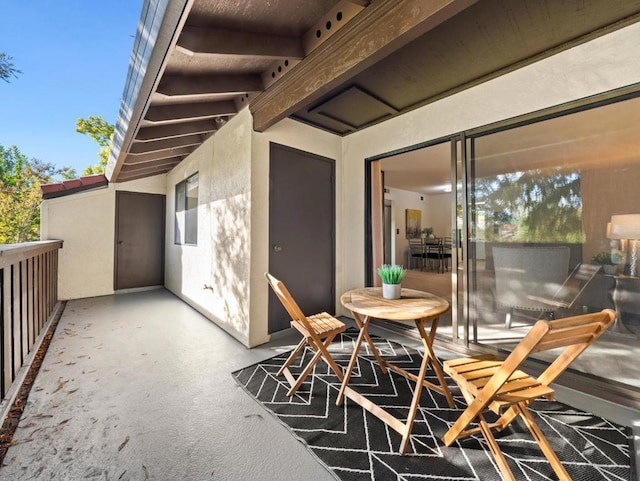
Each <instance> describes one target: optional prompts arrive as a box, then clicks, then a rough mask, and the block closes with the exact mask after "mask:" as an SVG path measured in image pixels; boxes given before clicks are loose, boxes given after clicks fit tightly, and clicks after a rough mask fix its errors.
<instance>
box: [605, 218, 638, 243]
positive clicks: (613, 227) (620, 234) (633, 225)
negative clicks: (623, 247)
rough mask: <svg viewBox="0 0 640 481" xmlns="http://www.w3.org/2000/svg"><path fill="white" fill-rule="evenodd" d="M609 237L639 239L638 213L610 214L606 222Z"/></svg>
mask: <svg viewBox="0 0 640 481" xmlns="http://www.w3.org/2000/svg"><path fill="white" fill-rule="evenodd" d="M607 237H608V238H609V239H640V214H624V215H612V216H611V222H609V223H608V224H607Z"/></svg>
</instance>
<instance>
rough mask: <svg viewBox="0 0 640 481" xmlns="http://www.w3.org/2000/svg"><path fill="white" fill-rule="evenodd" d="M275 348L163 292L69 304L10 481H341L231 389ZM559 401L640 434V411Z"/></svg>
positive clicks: (280, 339) (280, 343)
mask: <svg viewBox="0 0 640 481" xmlns="http://www.w3.org/2000/svg"><path fill="white" fill-rule="evenodd" d="M373 331H374V332H375V331H376V330H375V329H373ZM383 332H386V331H383ZM386 334H387V335H389V333H388V332H387V333H386ZM274 337H275V339H274V340H273V341H272V342H270V343H269V344H267V345H265V346H261V347H258V348H254V349H247V348H245V347H244V346H243V345H241V344H240V343H238V342H237V341H236V340H235V339H233V338H232V337H231V336H229V335H228V334H227V333H225V332H224V331H222V330H221V329H220V328H218V327H217V326H216V325H214V324H213V323H211V322H210V321H209V320H207V319H206V318H204V317H203V316H201V315H200V314H199V313H198V312H196V311H195V310H193V309H192V308H191V307H189V306H188V305H187V304H185V303H183V302H182V301H181V300H180V299H178V298H177V297H175V296H174V295H173V294H171V293H170V292H168V291H166V290H163V289H159V290H153V291H145V292H138V293H130V294H121V295H115V296H107V297H98V298H90V299H82V300H75V301H70V302H68V303H67V306H66V309H65V311H64V313H63V315H62V318H61V319H60V323H59V325H58V327H57V330H56V334H55V336H54V337H53V340H52V342H51V345H50V347H49V351H48V353H47V355H46V357H45V359H44V362H43V364H42V368H41V370H40V373H39V374H38V376H37V378H36V380H35V383H34V385H33V388H32V390H31V394H30V396H29V400H28V402H27V405H26V407H25V411H24V414H23V416H22V419H21V421H20V424H19V426H18V429H17V430H16V433H15V436H14V442H13V444H12V446H11V447H10V448H9V451H8V452H7V455H6V456H5V458H4V462H3V465H2V467H1V468H0V481H23V480H24V481H26V480H104V481H109V480H117V481H126V480H131V481H139V480H143V481H144V480H161V481H172V480H176V481H178V480H179V481H204V480H224V481H231V480H260V481H269V480H274V481H276V480H277V481H286V480H300V479H309V480H314V481H316V480H317V481H323V480H332V479H335V478H334V477H333V476H332V475H331V474H330V473H329V472H328V471H327V470H326V469H325V468H324V467H323V466H322V465H321V464H320V463H318V462H317V461H316V460H315V458H314V457H313V456H312V455H311V454H309V452H308V451H307V450H306V448H305V447H304V446H303V445H302V444H301V443H300V442H298V441H297V440H296V439H295V438H294V437H293V436H292V435H291V434H290V433H289V432H288V431H287V430H286V429H285V428H284V427H283V426H282V425H280V423H279V422H278V421H277V420H276V419H275V418H274V417H272V416H271V415H269V414H268V413H267V412H266V411H265V410H264V409H263V408H262V407H261V406H260V405H259V404H257V403H256V402H255V401H254V400H253V399H252V398H251V397H250V396H249V395H247V394H246V393H245V392H244V391H243V389H242V388H240V387H239V386H238V385H237V384H236V383H235V381H234V380H233V378H232V377H231V372H233V371H235V370H237V369H240V368H242V367H245V366H247V365H250V364H253V363H255V362H258V361H261V360H263V359H266V358H269V357H272V356H274V355H275V354H277V353H280V352H282V351H286V350H289V349H290V348H291V347H292V346H293V345H294V344H296V343H297V341H298V340H299V334H297V332H284V333H281V334H279V335H277V336H274ZM391 337H395V338H398V339H402V342H404V343H405V344H413V345H417V341H416V340H414V339H409V338H404V337H402V338H401V337H400V336H399V335H393V336H391ZM438 355H442V356H443V357H448V356H457V355H456V354H453V353H451V352H448V351H445V350H438ZM558 397H559V400H561V401H564V402H569V403H570V404H572V405H574V406H576V407H579V408H582V409H586V410H590V411H592V412H595V413H596V414H599V415H602V416H605V417H608V418H609V419H611V420H613V421H616V422H619V423H623V424H629V425H635V426H636V434H637V428H638V426H640V413H638V412H636V411H630V410H626V409H620V408H618V407H616V406H611V405H608V404H606V403H601V402H600V401H599V400H597V399H594V398H589V397H585V396H582V395H579V394H577V393H576V392H575V391H569V390H563V389H559V390H558ZM636 439H637V437H636ZM638 444H639V443H637V442H636V446H637V445H638ZM636 456H637V453H636Z"/></svg>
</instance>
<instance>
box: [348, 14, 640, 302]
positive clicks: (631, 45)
mask: <svg viewBox="0 0 640 481" xmlns="http://www.w3.org/2000/svg"><path fill="white" fill-rule="evenodd" d="M638 45H640V24H634V25H631V26H629V27H626V28H623V29H621V30H618V31H616V32H613V33H610V34H608V35H606V36H604V37H600V38H598V39H595V40H592V41H590V42H588V43H585V44H583V45H580V46H578V47H575V48H572V49H570V50H567V51H564V52H561V53H559V54H557V55H555V56H552V57H549V58H546V59H544V60H541V61H539V62H537V63H535V64H532V65H529V66H526V67H523V68H521V69H519V70H516V71H514V72H511V73H508V74H506V75H503V76H501V77H498V78H496V79H493V80H491V81H488V82H486V83H483V84H480V85H478V86H475V87H473V88H470V89H468V90H465V91H462V92H460V93H458V94H455V95H452V96H450V97H447V98H445V99H442V100H440V101H437V102H434V103H432V104H429V105H426V106H424V107H422V108H420V109H416V110H414V111H412V112H409V113H407V114H405V115H402V116H399V117H396V118H394V119H391V120H389V121H386V122H383V123H381V124H378V125H375V126H372V127H370V128H368V129H365V130H363V131H360V132H357V133H354V134H352V135H349V136H347V137H345V138H344V139H343V145H342V159H343V161H342V167H343V171H342V178H343V179H344V185H343V188H342V191H343V192H344V199H343V202H342V205H343V206H344V209H343V211H342V215H340V216H339V217H338V219H339V221H340V222H341V223H342V232H343V248H342V255H343V259H342V261H341V262H339V264H341V265H342V266H343V271H342V283H341V284H342V285H341V289H342V290H343V291H344V290H347V289H351V288H355V287H360V286H363V285H364V267H365V266H364V262H365V259H364V216H363V212H364V187H365V186H364V163H365V159H366V158H368V157H372V156H374V155H379V154H383V153H385V152H390V151H393V150H396V149H400V148H403V147H407V146H411V145H415V144H418V143H420V142H426V141H429V140H433V139H438V138H440V137H444V136H447V135H451V134H454V133H457V132H462V131H465V130H468V129H472V128H474V127H479V126H483V125H487V124H490V123H493V122H497V121H501V120H505V119H509V118H512V117H515V116H519V115H522V114H526V113H530V112H535V111H537V110H541V109H544V108H548V107H552V106H556V105H560V104H563V103H566V102H570V101H573V100H577V99H581V98H585V97H588V96H591V95H595V94H598V93H602V92H606V91H609V90H613V89H616V88H620V87H624V86H627V85H631V84H634V83H637V82H640V63H639V62H637V52H638ZM338 307H339V310H338V312H339V313H340V314H346V312H345V311H344V309H342V308H341V307H340V306H338Z"/></svg>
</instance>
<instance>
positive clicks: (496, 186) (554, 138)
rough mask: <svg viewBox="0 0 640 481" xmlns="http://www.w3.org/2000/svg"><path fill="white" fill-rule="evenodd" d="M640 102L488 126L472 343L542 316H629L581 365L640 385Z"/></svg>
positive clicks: (473, 221) (474, 146) (471, 192)
mask: <svg viewBox="0 0 640 481" xmlns="http://www.w3.org/2000/svg"><path fill="white" fill-rule="evenodd" d="M639 121H640V99H638V98H635V99H629V100H624V101H619V102H615V103H610V104H608V105H603V106H597V107H594V108H591V109H588V110H581V111H577V112H572V113H569V114H566V115H562V116H558V117H554V118H548V119H541V120H538V121H535V122H531V123H528V124H524V125H517V126H513V127H506V128H503V129H500V130H495V131H488V132H484V133H483V132H480V133H478V134H476V135H471V136H469V139H468V142H467V145H468V152H467V154H468V155H467V157H468V159H467V168H466V178H467V180H468V186H467V192H466V193H467V207H468V209H467V210H468V214H467V215H468V223H469V227H470V230H469V233H470V238H469V246H470V259H469V261H470V262H469V280H470V282H469V292H468V295H469V300H470V302H469V325H470V333H471V337H470V341H471V342H472V343H477V344H481V345H485V346H491V347H494V348H496V349H504V350H507V351H508V350H509V349H510V348H511V347H512V346H514V345H515V343H517V342H518V341H519V340H520V339H521V338H522V337H523V336H524V335H525V334H526V333H527V332H528V330H529V329H530V328H531V326H532V325H533V324H534V323H535V322H536V321H537V320H538V319H553V318H561V317H567V316H571V315H576V314H580V313H586V312H594V311H599V310H601V309H604V308H611V309H615V310H616V311H617V312H618V321H617V322H616V324H615V325H614V326H613V328H611V329H610V332H609V333H607V334H606V335H605V336H603V337H602V338H601V340H599V341H598V342H597V343H596V344H595V345H594V346H592V347H591V348H590V349H589V350H588V351H587V352H586V353H585V354H584V355H583V356H582V357H581V358H580V359H579V360H578V361H577V362H576V363H575V364H574V365H573V368H574V369H575V370H577V371H579V372H581V373H583V374H587V375H593V376H598V377H601V378H606V379H610V380H613V381H616V382H619V383H621V384H626V385H630V386H632V387H634V388H638V389H640V368H637V367H635V366H637V363H636V362H635V359H637V357H638V355H640V341H639V334H640V274H638V272H640V271H639V270H638V269H639V268H640V266H638V265H637V264H638V261H637V259H636V258H634V256H633V252H634V247H635V244H636V242H637V241H636V240H635V239H634V238H633V237H635V236H636V234H635V232H636V231H637V232H638V234H637V237H640V189H639V188H638V185H640V127H638V125H640V123H639Z"/></svg>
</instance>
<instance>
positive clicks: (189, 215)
mask: <svg viewBox="0 0 640 481" xmlns="http://www.w3.org/2000/svg"><path fill="white" fill-rule="evenodd" d="M174 234H175V235H174V242H175V243H176V244H188V245H197V244H198V173H197V172H196V173H195V174H193V175H192V176H190V177H189V178H187V179H185V180H183V181H182V182H179V183H178V184H176V217H175V230H174Z"/></svg>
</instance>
